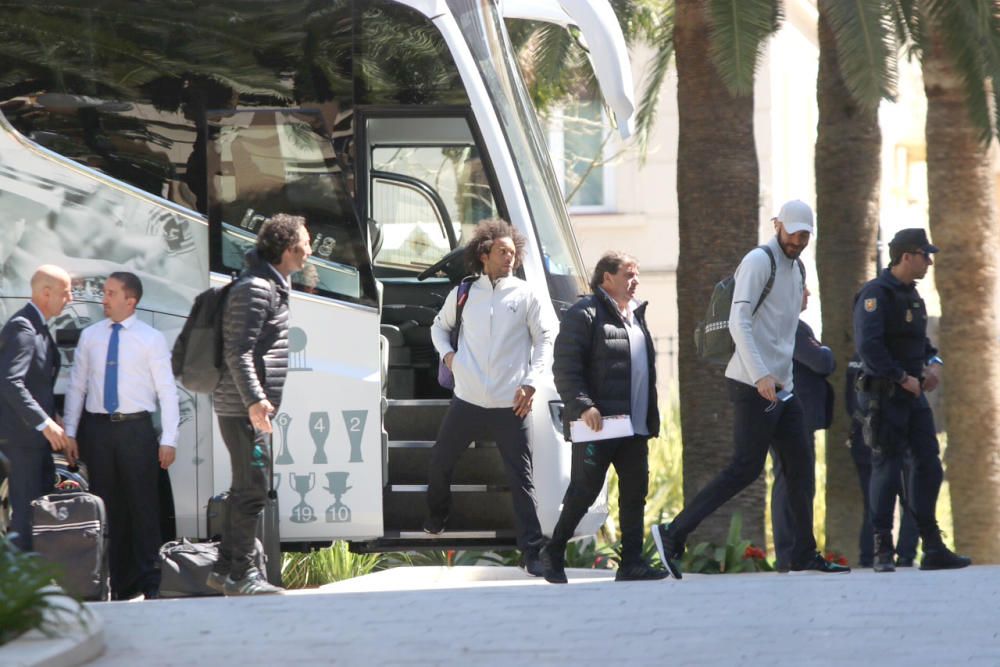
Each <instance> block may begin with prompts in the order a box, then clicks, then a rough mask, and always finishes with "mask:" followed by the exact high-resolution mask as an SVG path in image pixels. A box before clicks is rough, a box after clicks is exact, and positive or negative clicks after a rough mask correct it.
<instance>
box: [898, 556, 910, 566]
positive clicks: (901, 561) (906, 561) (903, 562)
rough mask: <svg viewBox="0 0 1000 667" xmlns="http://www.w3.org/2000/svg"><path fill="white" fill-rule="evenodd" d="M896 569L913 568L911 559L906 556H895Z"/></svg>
mask: <svg viewBox="0 0 1000 667" xmlns="http://www.w3.org/2000/svg"><path fill="white" fill-rule="evenodd" d="M896 567H913V559H912V558H909V557H907V556H896Z"/></svg>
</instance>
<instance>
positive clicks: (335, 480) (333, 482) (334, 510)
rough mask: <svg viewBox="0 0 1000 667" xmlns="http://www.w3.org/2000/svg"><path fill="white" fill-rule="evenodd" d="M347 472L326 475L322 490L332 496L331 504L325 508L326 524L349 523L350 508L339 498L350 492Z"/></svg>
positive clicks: (350, 487)
mask: <svg viewBox="0 0 1000 667" xmlns="http://www.w3.org/2000/svg"><path fill="white" fill-rule="evenodd" d="M349 474H350V473H347V472H328V473H326V484H327V485H326V486H324V487H323V488H324V489H326V490H327V491H329V492H330V494H331V495H332V496H333V498H334V500H333V504H332V505H330V506H329V507H327V508H326V522H327V523H350V521H351V508H350V507H348V506H347V505H345V504H344V503H342V502H341V501H340V497H341V496H343V495H344V494H345V493H347V492H348V491H350V490H351V489H352V488H354V487H352V486H347V476H348V475H349Z"/></svg>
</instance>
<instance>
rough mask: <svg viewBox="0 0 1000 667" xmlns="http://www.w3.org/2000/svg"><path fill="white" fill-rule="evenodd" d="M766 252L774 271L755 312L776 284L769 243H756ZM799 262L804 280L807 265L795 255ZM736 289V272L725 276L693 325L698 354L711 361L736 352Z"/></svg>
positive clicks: (717, 362) (723, 359)
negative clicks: (732, 329)
mask: <svg viewBox="0 0 1000 667" xmlns="http://www.w3.org/2000/svg"><path fill="white" fill-rule="evenodd" d="M757 247H758V248H760V249H761V250H763V251H764V252H766V253H767V258H768V259H769V260H771V275H770V276H769V277H768V279H767V284H765V285H764V290H763V291H762V292H761V294H760V298H759V299H758V300H757V305H756V306H754V309H753V315H756V314H757V310H758V309H760V307H761V305H763V303H764V299H766V298H767V295H768V294H770V293H771V288H772V287H774V275H775V272H776V271H777V265H776V264H775V262H774V253H773V252H772V251H771V248H769V247H768V246H766V245H762V246H757ZM795 262H796V263H797V264H798V265H799V272H800V273H801V274H802V284H803V285H805V282H806V267H805V265H804V264H802V260H801V259H796V260H795ZM735 289H736V276H735V274H733V275H730V276H728V277H726V278H723V279H722V280H720V281H719V282H718V283H716V285H715V288H714V289H713V290H712V297H711V298H710V299H709V300H708V308H707V309H706V310H705V319H703V320H702V321H701V322H698V325H697V326H696V327H695V329H694V346H695V350H697V353H698V358H699V359H701V360H702V361H706V362H708V363H710V364H714V365H717V366H725V365H727V364H728V363H729V360H730V359H732V358H733V353H734V352H736V344H735V343H734V342H733V337H732V335H731V334H730V333H729V311H730V310H732V307H733V291H734V290H735Z"/></svg>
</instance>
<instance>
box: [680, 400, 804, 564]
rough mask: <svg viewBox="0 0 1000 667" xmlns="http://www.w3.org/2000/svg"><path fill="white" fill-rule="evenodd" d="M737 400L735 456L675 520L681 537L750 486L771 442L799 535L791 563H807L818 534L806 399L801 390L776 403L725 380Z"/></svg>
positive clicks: (793, 549) (796, 532) (759, 469)
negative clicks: (800, 395)
mask: <svg viewBox="0 0 1000 667" xmlns="http://www.w3.org/2000/svg"><path fill="white" fill-rule="evenodd" d="M726 386H727V389H728V391H729V398H730V400H731V401H732V402H733V408H734V412H735V415H734V418H733V457H732V459H730V461H729V464H728V465H727V466H726V467H725V468H723V469H722V472H720V473H719V474H718V475H716V477H715V479H713V480H712V481H711V482H709V483H708V485H707V486H706V487H705V488H704V489H702V490H701V491H700V492H699V493H698V495H696V496H695V497H694V499H693V500H692V501H691V502H690V503H689V504H688V505H687V506H686V507H685V508H684V509H683V510H681V513H680V514H678V515H677V517H676V518H675V519H674V520H673V522H672V523H671V524H670V528H669V532H670V534H671V536H672V537H673V538H674V539H675V540H676V541H678V542H683V541H685V540H686V539H687V536H688V535H689V534H690V533H691V532H693V531H694V529H695V528H697V527H698V524H700V523H701V522H702V521H704V519H705V517H707V516H708V515H709V514H711V513H712V512H714V511H715V510H717V509H718V508H719V507H721V506H722V505H723V504H724V503H725V502H726V501H727V500H729V499H730V498H732V497H733V496H735V495H736V494H737V493H739V492H740V491H742V490H743V489H745V488H746V487H748V486H749V485H750V484H751V483H753V481H754V480H756V479H757V478H758V477H760V474H761V472H763V470H764V462H765V461H766V460H767V452H768V449H769V448H773V451H774V453H775V454H776V455H777V457H778V459H779V462H780V464H781V467H782V468H783V469H784V471H785V475H786V477H787V480H788V485H787V488H788V504H789V505H790V507H791V512H792V528H793V536H794V539H795V542H794V546H793V547H792V557H791V564H793V565H797V564H800V563H805V562H806V561H807V560H808V559H809V558H811V557H812V555H813V554H814V553H815V552H816V540H815V538H814V537H813V527H812V522H813V512H812V492H813V487H814V486H815V482H814V481H813V482H810V480H814V473H812V472H810V468H809V466H810V461H811V459H810V458H809V455H808V442H809V440H808V435H807V433H806V426H805V419H804V415H803V411H802V404H801V403H800V402H799V399H798V397H797V396H792V398H790V399H789V400H787V401H785V402H781V401H779V402H778V403H777V404H776V405H775V406H774V407H773V408H772V407H771V404H770V402H769V401H767V400H766V399H764V398H763V397H762V396H761V395H760V394H758V393H757V389H756V387H753V386H751V385H748V384H744V383H742V382H736V381H735V380H726Z"/></svg>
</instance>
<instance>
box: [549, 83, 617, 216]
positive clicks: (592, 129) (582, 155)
mask: <svg viewBox="0 0 1000 667" xmlns="http://www.w3.org/2000/svg"><path fill="white" fill-rule="evenodd" d="M546 115H547V121H546V124H547V127H548V139H549V152H550V154H551V156H552V164H553V166H554V167H555V171H556V177H557V178H558V180H559V185H560V187H561V189H562V193H563V197H564V198H565V199H566V204H567V206H569V209H570V211H572V212H574V213H591V212H594V213H596V212H603V211H610V210H613V209H614V189H613V187H612V186H613V179H612V172H613V169H612V166H611V164H610V156H611V150H609V148H610V146H609V145H610V137H611V132H612V129H611V127H610V124H609V123H608V118H607V116H606V115H605V113H604V107H603V105H602V104H601V103H600V102H599V101H597V100H577V101H573V102H569V103H567V104H563V105H560V106H558V107H554V108H552V109H551V110H550V111H549V112H548V114H546Z"/></svg>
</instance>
